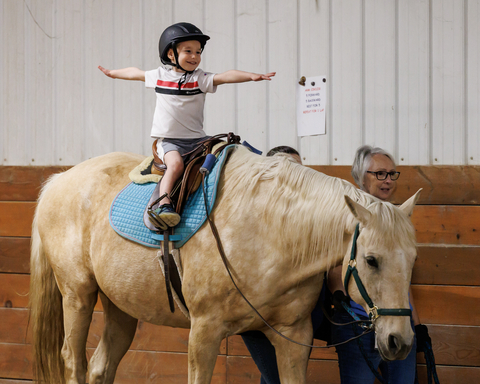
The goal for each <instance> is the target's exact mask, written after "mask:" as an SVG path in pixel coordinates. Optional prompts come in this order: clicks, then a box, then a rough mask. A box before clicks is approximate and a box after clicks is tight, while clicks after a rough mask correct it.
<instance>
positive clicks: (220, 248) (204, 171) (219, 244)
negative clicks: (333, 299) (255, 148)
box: [200, 167, 373, 348]
mask: <svg viewBox="0 0 480 384" xmlns="http://www.w3.org/2000/svg"><path fill="white" fill-rule="evenodd" d="M202 168H203V167H202ZM202 168H200V172H201V173H202V189H203V201H204V202H205V213H206V215H207V220H208V223H209V224H210V228H211V230H212V234H213V237H214V238H215V241H216V243H217V248H218V251H219V252H220V257H221V258H222V261H223V265H224V266H225V269H226V270H227V272H228V275H229V276H230V280H232V283H233V285H234V286H235V288H236V289H237V291H238V293H240V295H241V296H242V298H243V299H244V300H245V302H246V303H247V304H248V305H249V306H250V308H252V310H253V311H254V312H255V313H256V314H257V315H258V317H260V319H261V320H262V321H263V322H264V323H265V325H266V326H267V327H268V328H270V329H271V330H272V331H273V332H275V333H276V334H277V335H278V336H280V337H283V338H284V339H285V340H288V341H290V342H292V343H294V344H297V345H302V346H304V347H309V348H331V347H336V346H339V345H343V344H346V343H348V342H350V341H352V340H355V339H358V338H360V337H362V336H364V335H366V334H367V333H370V332H372V331H373V328H370V329H367V330H365V331H364V332H363V333H362V334H360V335H357V336H355V337H352V338H351V339H348V340H346V341H342V342H340V343H337V344H331V345H325V346H321V345H311V344H303V343H300V342H298V341H295V340H293V339H290V338H289V337H287V336H285V335H283V334H281V333H280V332H278V331H277V330H276V329H275V328H273V327H272V326H271V325H270V324H269V323H268V322H267V320H265V319H264V318H263V316H262V315H261V314H260V313H259V312H258V311H257V309H256V308H255V307H254V306H253V305H252V303H250V301H248V299H247V298H246V297H245V295H244V294H243V293H242V291H241V290H240V288H238V286H237V284H236V283H235V280H234V279H233V276H232V273H231V272H230V268H229V267H228V261H227V257H226V256H225V251H224V249H223V245H222V242H221V240H220V236H219V234H218V231H217V227H216V225H215V223H214V222H213V220H212V218H211V217H210V213H209V211H208V203H207V190H206V188H205V177H206V175H207V174H208V173H209V170H208V169H205V168H203V169H202ZM368 321H369V320H367V321H363V320H362V321H361V322H362V323H365V322H368Z"/></svg>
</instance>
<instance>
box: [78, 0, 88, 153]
mask: <svg viewBox="0 0 480 384" xmlns="http://www.w3.org/2000/svg"><path fill="white" fill-rule="evenodd" d="M86 11H87V5H86V0H83V2H82V14H83V18H82V24H83V28H85V26H86V24H87V20H86V13H87V12H86ZM81 36H82V52H83V57H82V64H83V68H86V67H87V65H86V64H87V63H86V62H87V59H86V57H87V43H86V38H85V33H82V34H81ZM82 99H83V102H82V115H83V127H81V130H82V140H83V143H82V147H81V148H80V159H79V162H82V161H83V160H84V159H86V158H87V156H86V155H87V153H88V149H87V143H88V140H87V129H86V127H87V124H88V122H87V101H88V97H87V87H86V78H85V76H82Z"/></svg>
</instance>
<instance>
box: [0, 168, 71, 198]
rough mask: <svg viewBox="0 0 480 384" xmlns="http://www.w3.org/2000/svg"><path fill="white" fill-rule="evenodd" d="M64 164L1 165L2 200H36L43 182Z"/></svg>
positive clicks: (61, 169) (60, 169) (0, 196)
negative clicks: (41, 165) (36, 165)
mask: <svg viewBox="0 0 480 384" xmlns="http://www.w3.org/2000/svg"><path fill="white" fill-rule="evenodd" d="M68 168H70V167H63V166H45V167H31V166H25V167H20V166H0V201H36V200H37V198H38V194H39V193H40V188H41V186H42V184H43V183H44V182H45V181H46V180H47V179H48V178H49V177H50V176H51V175H52V174H54V173H59V172H63V171H66V170H67V169H68Z"/></svg>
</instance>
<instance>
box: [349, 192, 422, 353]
mask: <svg viewBox="0 0 480 384" xmlns="http://www.w3.org/2000/svg"><path fill="white" fill-rule="evenodd" d="M419 193H420V191H418V192H417V193H416V194H415V195H414V196H412V197H411V198H410V199H408V200H407V201H406V202H405V203H404V204H403V205H402V206H400V207H398V208H397V207H395V206H393V205H392V204H390V203H385V202H381V201H376V202H374V203H373V204H371V205H369V206H368V208H366V207H364V206H363V205H361V204H359V203H357V202H355V201H353V200H352V199H351V198H349V197H348V196H345V200H346V203H347V205H348V207H349V209H350V211H351V212H352V214H353V215H354V216H355V218H356V220H358V222H359V223H358V225H357V229H356V233H355V235H354V237H353V239H352V241H351V247H350V248H349V252H348V253H347V255H346V256H345V259H344V262H343V273H342V275H343V281H344V286H345V289H346V291H347V293H348V294H349V295H350V297H351V298H352V299H353V300H354V301H355V302H357V303H359V304H361V305H362V306H363V307H364V308H365V310H366V311H367V313H369V316H370V319H371V320H372V324H373V325H374V329H375V333H376V338H377V345H378V350H379V353H380V356H381V357H382V359H384V360H401V359H404V358H405V357H406V356H407V355H408V353H409V352H410V349H411V348H412V345H413V336H414V334H413V331H412V327H411V310H410V303H409V288H410V280H411V276H412V270H413V265H414V263H415V258H416V254H417V253H416V242H415V229H414V227H413V225H412V223H411V221H410V219H409V217H410V215H411V214H412V212H413V208H414V206H415V203H416V201H417V199H418V197H419ZM350 276H353V278H350Z"/></svg>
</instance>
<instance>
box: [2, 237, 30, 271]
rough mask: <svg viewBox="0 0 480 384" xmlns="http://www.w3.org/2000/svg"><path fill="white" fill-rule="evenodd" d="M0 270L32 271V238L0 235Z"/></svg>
mask: <svg viewBox="0 0 480 384" xmlns="http://www.w3.org/2000/svg"><path fill="white" fill-rule="evenodd" d="M0 271H2V272H10V273H30V238H28V237H23V238H22V237H0Z"/></svg>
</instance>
